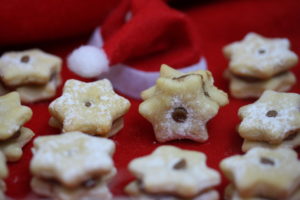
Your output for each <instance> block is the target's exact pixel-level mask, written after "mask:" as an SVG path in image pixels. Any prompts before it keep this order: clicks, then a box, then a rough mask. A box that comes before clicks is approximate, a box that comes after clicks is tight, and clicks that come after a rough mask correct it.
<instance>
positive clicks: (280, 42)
mask: <svg viewBox="0 0 300 200" xmlns="http://www.w3.org/2000/svg"><path fill="white" fill-rule="evenodd" d="M223 51H224V54H225V56H226V57H228V58H229V59H230V62H229V69H230V71H231V72H232V73H234V74H236V75H240V76H246V77H256V78H260V79H267V78H270V77H272V76H274V75H275V74H278V73H280V72H283V71H287V70H288V69H290V68H291V67H293V66H295V65H296V64H297V62H298V57H297V55H296V54H295V53H294V52H292V51H291V50H290V43H289V40H288V39H283V38H274V39H273V38H265V37H262V36H260V35H258V34H256V33H248V34H247V35H246V36H245V38H244V39H243V40H242V41H239V42H234V43H231V44H229V45H227V46H225V47H224V49H223Z"/></svg>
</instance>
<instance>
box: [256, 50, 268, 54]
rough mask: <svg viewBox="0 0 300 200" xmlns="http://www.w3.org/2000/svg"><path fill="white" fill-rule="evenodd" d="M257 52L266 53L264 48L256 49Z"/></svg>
mask: <svg viewBox="0 0 300 200" xmlns="http://www.w3.org/2000/svg"><path fill="white" fill-rule="evenodd" d="M258 53H259V54H265V53H266V50H265V49H259V50H258Z"/></svg>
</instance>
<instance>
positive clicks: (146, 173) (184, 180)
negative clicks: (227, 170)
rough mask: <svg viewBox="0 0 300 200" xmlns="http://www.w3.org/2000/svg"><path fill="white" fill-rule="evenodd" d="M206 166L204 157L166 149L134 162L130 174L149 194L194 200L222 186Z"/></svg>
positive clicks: (217, 176) (160, 149)
mask: <svg viewBox="0 0 300 200" xmlns="http://www.w3.org/2000/svg"><path fill="white" fill-rule="evenodd" d="M205 162H206V156H205V154H203V153H200V152H196V151H188V150H181V149H179V148H177V147H173V146H168V145H165V146H160V147H158V148H157V149H156V150H155V151H154V152H153V153H152V154H150V155H148V156H144V157H140V158H136V159H134V160H133V161H131V162H130V163H129V170H130V172H131V173H133V174H134V175H135V176H136V178H137V179H138V180H140V181H142V183H141V185H142V187H143V190H144V191H145V192H147V193H149V194H173V195H176V196H179V197H185V198H191V197H195V196H197V195H198V194H200V193H201V192H203V191H206V190H207V189H211V188H212V187H213V186H216V185H218V184H219V183H220V175H219V173H218V172H217V171H215V170H213V169H210V168H208V167H207V166H206V163H205Z"/></svg>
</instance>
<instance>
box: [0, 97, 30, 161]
mask: <svg viewBox="0 0 300 200" xmlns="http://www.w3.org/2000/svg"><path fill="white" fill-rule="evenodd" d="M31 116H32V111H31V109H30V108H29V107H27V106H23V105H21V103H20V96H19V94H18V93H17V92H11V93H8V94H6V95H3V96H0V151H1V152H3V153H4V155H5V156H6V159H7V160H8V161H17V160H19V159H20V158H21V156H22V154H23V152H22V147H23V146H24V145H25V144H27V143H28V142H29V141H30V140H31V138H32V137H33V136H34V133H33V132H32V131H31V130H30V129H28V128H25V127H23V125H24V124H25V123H26V122H27V121H29V120H30V119H31Z"/></svg>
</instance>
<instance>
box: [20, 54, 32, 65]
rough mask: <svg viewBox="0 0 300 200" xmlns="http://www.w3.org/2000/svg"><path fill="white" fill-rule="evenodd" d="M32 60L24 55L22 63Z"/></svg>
mask: <svg viewBox="0 0 300 200" xmlns="http://www.w3.org/2000/svg"><path fill="white" fill-rule="evenodd" d="M29 60H30V57H29V56H28V55H24V56H22V57H21V62H22V63H28V62H29Z"/></svg>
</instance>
